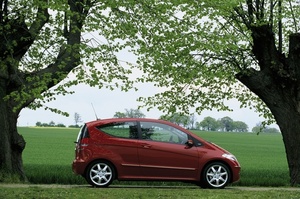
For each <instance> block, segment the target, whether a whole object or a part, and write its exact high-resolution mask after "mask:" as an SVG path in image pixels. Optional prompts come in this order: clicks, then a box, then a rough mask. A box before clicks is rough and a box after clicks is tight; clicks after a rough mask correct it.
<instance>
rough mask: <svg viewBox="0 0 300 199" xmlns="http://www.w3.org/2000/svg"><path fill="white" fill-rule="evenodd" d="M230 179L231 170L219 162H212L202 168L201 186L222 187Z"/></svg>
mask: <svg viewBox="0 0 300 199" xmlns="http://www.w3.org/2000/svg"><path fill="white" fill-rule="evenodd" d="M230 179H231V172H230V169H229V168H228V166H226V165H225V164H223V163H221V162H213V163H210V164H209V165H207V166H206V167H205V169H204V170H203V175H202V182H201V187H203V188H212V189H214V188H216V189H217V188H218V189H222V188H224V187H225V186H226V185H227V184H228V183H229V182H230Z"/></svg>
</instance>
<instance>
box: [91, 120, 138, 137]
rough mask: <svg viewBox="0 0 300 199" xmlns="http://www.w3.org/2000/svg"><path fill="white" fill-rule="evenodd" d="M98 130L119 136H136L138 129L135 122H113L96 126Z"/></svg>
mask: <svg viewBox="0 0 300 199" xmlns="http://www.w3.org/2000/svg"><path fill="white" fill-rule="evenodd" d="M96 128H97V129H98V130H100V131H102V132H104V133H106V134H108V135H111V136H114V137H119V138H129V139H137V138H138V129H137V123H136V122H114V123H110V124H105V125H102V126H98V127H96Z"/></svg>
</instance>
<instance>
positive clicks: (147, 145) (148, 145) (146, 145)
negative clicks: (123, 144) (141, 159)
mask: <svg viewBox="0 0 300 199" xmlns="http://www.w3.org/2000/svg"><path fill="white" fill-rule="evenodd" d="M142 147H143V148H145V149H150V148H151V147H152V145H150V144H142Z"/></svg>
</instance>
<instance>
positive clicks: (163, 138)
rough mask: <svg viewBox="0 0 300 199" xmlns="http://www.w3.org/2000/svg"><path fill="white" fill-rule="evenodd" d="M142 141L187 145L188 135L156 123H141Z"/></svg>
mask: <svg viewBox="0 0 300 199" xmlns="http://www.w3.org/2000/svg"><path fill="white" fill-rule="evenodd" d="M140 124H141V131H142V139H144V140H152V141H158V142H168V143H177V144H185V143H186V142H187V140H188V135H187V134H186V133H184V132H182V131H180V130H179V129H177V128H174V127H172V126H169V125H165V124H161V123H155V122H141V123H140Z"/></svg>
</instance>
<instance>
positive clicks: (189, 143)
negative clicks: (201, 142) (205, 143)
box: [185, 140, 194, 147]
mask: <svg viewBox="0 0 300 199" xmlns="http://www.w3.org/2000/svg"><path fill="white" fill-rule="evenodd" d="M185 145H186V146H187V147H193V146H194V142H193V140H188V141H186V143H185Z"/></svg>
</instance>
